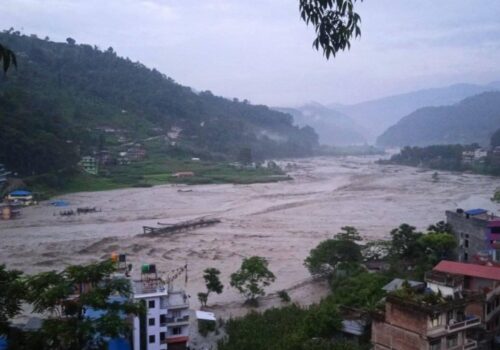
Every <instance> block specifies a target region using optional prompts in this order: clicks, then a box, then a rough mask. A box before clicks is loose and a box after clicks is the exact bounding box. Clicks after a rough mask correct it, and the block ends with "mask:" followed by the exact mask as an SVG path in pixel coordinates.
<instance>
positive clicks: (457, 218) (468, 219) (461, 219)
mask: <svg viewBox="0 0 500 350" xmlns="http://www.w3.org/2000/svg"><path fill="white" fill-rule="evenodd" d="M446 222H447V223H448V224H450V225H451V227H452V229H453V232H454V233H455V237H456V239H457V242H458V246H457V250H456V254H457V259H458V261H463V262H469V261H475V262H480V261H484V260H491V261H495V262H499V261H500V217H498V216H495V215H493V214H489V213H488V211H486V210H484V209H471V210H466V211H464V210H462V209H457V210H456V211H455V212H453V211H447V212H446Z"/></svg>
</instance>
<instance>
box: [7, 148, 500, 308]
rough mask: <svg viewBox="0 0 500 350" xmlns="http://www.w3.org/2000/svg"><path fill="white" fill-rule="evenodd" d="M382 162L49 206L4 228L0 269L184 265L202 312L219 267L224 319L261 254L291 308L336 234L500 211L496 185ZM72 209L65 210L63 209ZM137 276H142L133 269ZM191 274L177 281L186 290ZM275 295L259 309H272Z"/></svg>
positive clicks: (94, 196)
mask: <svg viewBox="0 0 500 350" xmlns="http://www.w3.org/2000/svg"><path fill="white" fill-rule="evenodd" d="M376 159H377V158H376V157H346V158H311V159H302V160H294V161H293V162H295V163H296V164H297V168H296V170H294V171H292V172H291V175H292V176H293V178H294V180H293V181H288V182H281V183H272V184H254V185H200V186H191V187H189V189H191V190H192V191H179V189H181V188H183V187H180V186H172V185H166V186H157V187H153V188H134V189H123V190H114V191H105V192H92V193H76V194H70V195H65V196H62V197H60V198H61V199H64V200H67V201H68V202H69V203H70V207H69V208H76V207H85V206H91V207H94V206H95V207H97V208H101V209H102V211H101V212H99V213H91V214H86V215H79V216H73V217H61V216H59V215H56V213H58V212H59V210H60V209H61V208H55V207H52V206H50V204H49V203H48V202H47V203H41V204H40V205H38V206H36V207H31V208H27V209H25V210H23V212H22V217H21V218H20V219H18V220H14V221H3V222H2V221H0V241H1V245H0V262H1V263H5V264H7V265H8V267H10V268H17V269H21V270H24V271H26V272H36V271H44V270H49V269H57V268H61V267H63V266H65V265H68V264H73V263H83V262H88V261H93V260H98V259H101V258H103V257H107V256H109V255H110V254H111V252H120V253H126V254H127V255H128V260H129V262H131V263H133V264H134V266H137V267H138V266H139V265H140V264H142V263H156V264H157V268H158V269H159V270H160V271H163V272H167V271H170V270H173V269H175V268H177V267H180V266H183V265H184V264H186V263H187V264H188V267H189V271H188V283H187V290H188V293H189V294H191V295H192V299H191V300H192V304H193V306H195V307H196V306H197V304H198V303H197V300H196V294H197V293H198V292H200V291H203V287H202V286H203V281H202V277H201V276H202V270H203V269H204V268H206V267H216V268H218V269H220V270H221V271H222V277H223V278H222V279H223V282H224V284H225V291H224V293H223V294H221V295H218V296H211V299H210V300H209V303H211V304H215V306H214V310H215V311H216V312H218V313H219V314H224V315H229V314H231V315H237V314H241V312H243V311H242V310H243V309H242V308H241V300H242V298H241V297H240V296H239V295H238V294H237V293H236V292H235V291H234V290H232V289H231V288H230V287H229V283H228V280H229V275H230V274H231V273H232V272H234V271H235V270H236V269H237V268H238V267H239V265H240V263H241V260H242V258H243V257H248V256H251V255H260V256H263V257H266V258H267V259H268V260H269V262H270V269H271V270H272V271H273V272H274V273H275V275H276V276H277V279H276V282H275V283H274V284H273V285H271V286H270V287H269V292H271V293H274V292H276V291H278V290H281V289H287V290H289V294H290V295H291V297H292V300H294V301H296V302H299V303H303V304H307V303H310V302H313V301H317V300H319V299H320V298H321V297H322V296H323V295H324V294H325V291H326V288H325V286H322V285H321V284H317V283H312V282H311V281H310V279H309V275H308V272H307V270H306V269H305V267H304V266H303V261H304V258H305V257H306V256H307V254H308V253H309V251H310V249H311V248H313V247H314V246H316V245H317V244H318V243H319V242H320V241H321V240H324V239H326V238H329V237H331V236H332V235H333V234H335V233H336V232H338V230H339V229H340V227H342V226H346V225H350V226H355V227H356V228H358V230H359V231H360V232H361V234H362V236H363V237H365V239H366V240H371V239H377V238H385V237H388V235H389V232H390V230H391V229H392V228H394V227H397V226H398V225H399V224H401V223H408V224H411V225H414V226H417V227H418V228H421V229H423V228H425V227H426V226H428V225H429V224H431V223H435V222H437V221H439V220H443V219H444V211H445V210H447V209H452V210H454V209H456V208H457V207H462V208H464V209H469V208H472V207H483V208H486V209H489V210H492V211H494V212H495V213H497V214H498V213H499V210H500V206H499V205H497V204H494V203H492V202H491V201H490V200H489V198H490V197H491V196H492V194H493V192H494V190H495V188H497V187H500V179H498V178H497V179H495V178H492V177H487V176H479V175H472V174H458V173H449V172H439V176H438V181H435V180H433V178H432V174H433V171H422V170H419V169H415V168H410V167H402V166H387V165H384V166H382V165H377V164H375V163H374V161H375V160H376ZM63 209H66V208H63ZM199 217H215V218H219V219H221V220H222V222H221V223H220V224H218V225H215V226H211V227H206V228H201V229H197V230H194V231H190V232H181V233H176V234H173V235H171V236H166V237H165V236H164V237H154V238H150V237H144V236H138V234H140V233H141V232H142V226H157V223H158V222H162V223H176V222H179V221H184V220H189V219H194V218H199ZM136 270H137V269H136ZM184 282H185V281H184V276H182V278H179V280H178V282H177V283H178V284H179V285H181V286H184ZM276 303H279V302H278V299H277V298H275V297H274V296H273V295H271V296H270V297H268V298H267V299H265V300H264V303H263V305H264V306H269V305H274V304H276Z"/></svg>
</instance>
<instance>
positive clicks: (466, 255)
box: [464, 253, 469, 261]
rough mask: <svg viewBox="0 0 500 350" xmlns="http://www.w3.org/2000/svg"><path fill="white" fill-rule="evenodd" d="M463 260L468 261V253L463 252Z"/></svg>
mask: <svg viewBox="0 0 500 350" xmlns="http://www.w3.org/2000/svg"><path fill="white" fill-rule="evenodd" d="M464 261H469V254H467V253H464Z"/></svg>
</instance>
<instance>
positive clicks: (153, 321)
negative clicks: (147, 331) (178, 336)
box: [148, 318, 155, 326]
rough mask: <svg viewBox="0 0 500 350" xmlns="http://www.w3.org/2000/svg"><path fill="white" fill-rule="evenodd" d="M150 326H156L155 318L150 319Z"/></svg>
mask: <svg viewBox="0 0 500 350" xmlns="http://www.w3.org/2000/svg"><path fill="white" fill-rule="evenodd" d="M148 324H149V325H150V326H154V325H155V319H154V318H150V319H149V320H148Z"/></svg>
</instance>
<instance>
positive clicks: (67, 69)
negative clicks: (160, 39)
mask: <svg viewBox="0 0 500 350" xmlns="http://www.w3.org/2000/svg"><path fill="white" fill-rule="evenodd" d="M0 41H1V42H2V44H5V45H6V46H8V47H9V48H10V49H12V50H13V51H14V52H16V55H17V57H18V69H17V70H10V71H9V73H8V75H7V76H1V77H0V116H1V118H2V124H1V125H2V127H1V128H0V162H3V163H5V164H6V165H7V166H8V167H9V169H12V170H15V171H17V172H19V173H21V174H30V175H33V174H39V173H45V172H53V171H57V170H59V169H62V168H68V167H71V166H74V165H75V164H76V162H77V160H78V159H79V157H80V156H81V155H82V154H85V153H89V152H91V151H92V150H93V149H94V150H95V148H96V146H97V144H98V136H99V135H97V134H96V132H95V130H96V128H99V127H100V128H102V127H112V128H115V129H116V128H118V129H121V130H123V132H126V133H127V135H128V136H129V138H130V139H132V140H141V139H144V138H147V137H151V136H156V135H166V134H167V133H168V132H169V130H171V129H172V128H177V129H178V130H181V131H180V136H179V140H177V147H185V149H188V150H193V151H194V152H198V153H202V154H206V155H207V156H216V157H222V158H227V159H231V158H234V157H236V156H237V154H238V152H239V151H240V150H241V149H242V148H251V150H252V152H253V155H254V157H255V158H270V157H283V156H306V155H311V154H312V153H313V150H314V149H315V147H317V145H318V136H317V135H316V134H315V132H314V130H312V129H311V128H307V127H306V128H300V127H297V126H294V125H293V120H292V117H291V116H290V115H287V114H284V113H281V112H278V111H274V110H271V109H270V108H268V107H266V106H262V105H251V104H250V103H248V102H247V101H246V100H245V101H239V100H237V99H233V100H229V99H226V98H222V97H218V96H215V95H213V94H212V93H211V92H210V91H202V92H194V90H192V89H191V88H189V87H186V86H182V85H180V84H178V83H176V82H175V81H174V80H173V79H171V78H169V77H167V76H166V75H164V74H162V73H161V72H159V71H157V70H156V69H150V68H147V67H145V66H144V65H143V64H141V63H139V62H132V61H131V60H130V59H128V58H122V57H119V56H118V55H117V53H116V52H114V50H113V49H112V48H108V49H107V50H100V49H99V48H98V47H96V46H91V45H86V44H76V43H75V42H74V40H72V39H68V40H67V43H56V42H52V41H50V40H48V39H46V40H42V39H39V38H37V37H36V36H35V35H31V36H27V35H22V34H21V33H19V32H12V31H4V32H2V33H0Z"/></svg>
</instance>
